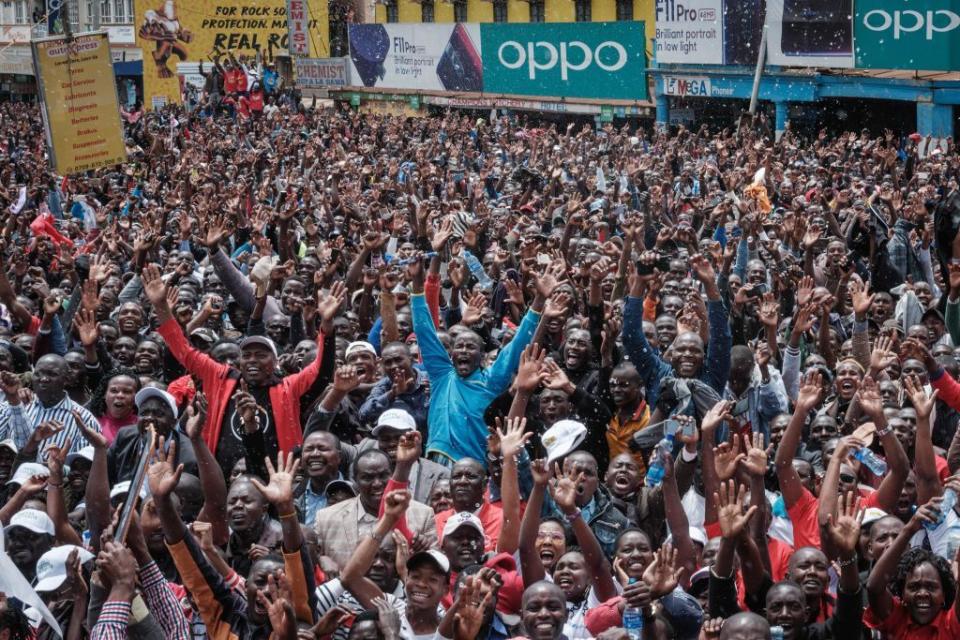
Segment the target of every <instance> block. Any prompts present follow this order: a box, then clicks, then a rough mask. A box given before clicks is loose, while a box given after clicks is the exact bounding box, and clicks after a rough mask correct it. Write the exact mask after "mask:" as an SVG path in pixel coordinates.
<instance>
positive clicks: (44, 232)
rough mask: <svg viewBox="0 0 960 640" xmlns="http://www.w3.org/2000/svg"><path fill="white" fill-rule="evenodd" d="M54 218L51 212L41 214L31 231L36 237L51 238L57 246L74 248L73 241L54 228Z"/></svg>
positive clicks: (34, 221)
mask: <svg viewBox="0 0 960 640" xmlns="http://www.w3.org/2000/svg"><path fill="white" fill-rule="evenodd" d="M53 223H54V217H53V215H51V214H50V213H49V212H47V213H41V214H39V215H38V216H37V217H36V218H34V219H33V222H31V223H30V230H31V231H33V233H34V235H36V236H49V238H50V239H51V240H53V242H54V244H56V245H61V244H64V245H67V246H68V247H73V240H71V239H70V238H68V237H66V236H65V235H63V234H62V233H60V232H59V231H58V230H57V228H56V227H55V226H54V224H53Z"/></svg>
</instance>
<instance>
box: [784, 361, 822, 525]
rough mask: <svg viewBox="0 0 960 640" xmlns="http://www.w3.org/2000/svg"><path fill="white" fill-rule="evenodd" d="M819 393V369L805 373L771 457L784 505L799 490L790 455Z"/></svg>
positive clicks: (791, 501)
mask: <svg viewBox="0 0 960 640" xmlns="http://www.w3.org/2000/svg"><path fill="white" fill-rule="evenodd" d="M822 394H823V376H822V375H821V374H820V372H818V371H815V372H812V373H810V374H809V375H807V376H806V377H805V378H804V380H803V384H801V385H800V393H798V394H797V402H796V407H795V409H794V412H793V417H792V418H790V423H789V424H788V425H787V430H786V431H784V433H783V438H782V439H781V440H780V446H779V447H778V448H777V454H776V456H775V457H774V466H775V467H776V470H777V480H778V481H779V482H780V491H781V492H782V493H783V500H784V502H785V503H786V505H787V508H788V509H789V508H790V507H791V506H793V505H794V504H796V502H797V501H798V500H799V499H800V497H801V495H802V494H803V485H802V484H801V483H800V476H799V474H797V471H796V469H794V468H793V458H794V456H795V455H796V453H797V447H798V446H799V445H800V438H801V437H802V435H803V423H804V422H805V421H806V417H807V414H808V413H809V412H810V411H811V410H813V408H814V407H816V406H817V405H818V404H820V396H821V395H822Z"/></svg>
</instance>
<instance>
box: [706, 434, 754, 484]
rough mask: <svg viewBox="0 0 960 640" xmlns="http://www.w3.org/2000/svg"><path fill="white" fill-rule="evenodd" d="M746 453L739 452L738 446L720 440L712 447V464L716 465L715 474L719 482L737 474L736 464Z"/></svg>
mask: <svg viewBox="0 0 960 640" xmlns="http://www.w3.org/2000/svg"><path fill="white" fill-rule="evenodd" d="M746 457H747V456H746V454H744V453H740V448H739V447H738V446H736V441H734V444H731V443H729V442H722V443H720V444H719V445H718V446H716V447H714V449H713V458H714V464H715V465H716V467H717V476H718V477H719V478H720V482H723V481H725V480H729V479H730V478H732V477H733V476H735V475H736V474H737V465H739V464H740V463H741V462H742V461H743V460H744V459H745V458H746Z"/></svg>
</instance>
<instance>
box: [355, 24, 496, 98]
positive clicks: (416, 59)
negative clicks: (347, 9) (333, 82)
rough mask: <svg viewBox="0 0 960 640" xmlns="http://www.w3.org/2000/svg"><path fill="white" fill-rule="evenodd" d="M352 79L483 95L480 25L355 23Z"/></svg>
mask: <svg viewBox="0 0 960 640" xmlns="http://www.w3.org/2000/svg"><path fill="white" fill-rule="evenodd" d="M349 37H350V78H351V80H352V82H353V83H354V84H355V85H358V86H360V85H362V86H364V87H384V88H389V89H421V90H428V91H429V90H434V91H481V90H482V89H483V63H482V62H481V57H480V25H478V24H472V23H470V24H468V23H447V24H351V25H350V28H349Z"/></svg>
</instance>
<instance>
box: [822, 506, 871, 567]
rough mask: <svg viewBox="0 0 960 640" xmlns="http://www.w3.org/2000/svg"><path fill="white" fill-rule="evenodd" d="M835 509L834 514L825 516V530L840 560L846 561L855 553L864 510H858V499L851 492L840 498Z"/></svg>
mask: <svg viewBox="0 0 960 640" xmlns="http://www.w3.org/2000/svg"><path fill="white" fill-rule="evenodd" d="M837 507H838V511H837V513H836V514H833V513H831V514H830V515H829V516H827V526H826V527H825V528H826V532H827V534H828V535H829V536H830V541H831V542H832V543H833V545H834V547H835V548H836V549H837V551H838V552H839V554H840V558H841V559H843V560H846V559H849V558H851V557H852V556H853V555H854V554H855V553H856V551H857V542H859V541H860V526H861V525H862V524H863V515H864V510H863V509H861V508H860V497H859V496H857V495H856V494H855V493H854V492H852V491H851V492H849V493H847V494H846V495H842V496H840V499H839V500H838V505H837Z"/></svg>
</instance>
